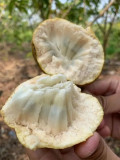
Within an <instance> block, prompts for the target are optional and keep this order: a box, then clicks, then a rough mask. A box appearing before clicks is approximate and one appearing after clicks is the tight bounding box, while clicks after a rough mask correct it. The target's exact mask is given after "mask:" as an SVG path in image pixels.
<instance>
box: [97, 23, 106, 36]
mask: <svg viewBox="0 0 120 160" xmlns="http://www.w3.org/2000/svg"><path fill="white" fill-rule="evenodd" d="M96 23H97V25H98V27H99V29H100V30H101V32H102V33H103V34H104V33H105V32H104V29H103V28H102V26H101V25H100V24H99V23H98V22H97V21H96Z"/></svg>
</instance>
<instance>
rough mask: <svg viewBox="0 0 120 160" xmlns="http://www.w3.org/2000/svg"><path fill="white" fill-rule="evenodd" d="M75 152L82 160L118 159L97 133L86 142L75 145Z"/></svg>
mask: <svg viewBox="0 0 120 160" xmlns="http://www.w3.org/2000/svg"><path fill="white" fill-rule="evenodd" d="M75 152H76V154H77V155H78V156H79V157H80V158H81V159H82V160H96V159H99V160H113V159H114V160H118V159H119V158H118V157H117V156H116V155H115V154H114V153H113V152H112V150H111V149H110V148H109V147H108V146H107V144H106V143H105V141H104V140H103V139H102V138H101V137H100V135H99V134H97V133H95V134H94V135H93V136H92V137H90V138H89V139H88V140H87V141H86V142H84V143H82V144H79V145H77V146H76V148H75Z"/></svg>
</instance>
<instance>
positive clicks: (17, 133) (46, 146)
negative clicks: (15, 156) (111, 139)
mask: <svg viewBox="0 0 120 160" xmlns="http://www.w3.org/2000/svg"><path fill="white" fill-rule="evenodd" d="M97 102H98V104H100V103H99V101H98V100H97ZM100 106H101V104H100ZM101 111H102V114H101V116H100V119H99V123H98V125H97V126H96V128H95V129H94V130H93V131H92V132H91V133H89V134H88V135H87V138H86V139H83V140H81V141H79V140H77V141H74V143H69V144H68V145H64V146H60V145H58V146H55V145H49V144H46V143H44V144H42V145H38V146H36V147H34V148H32V147H31V146H28V145H27V144H26V143H25V141H24V136H23V135H22V132H21V130H20V127H18V126H17V125H16V127H15V126H13V125H11V124H9V123H8V122H7V121H6V120H5V115H4V112H3V111H2V110H1V111H0V112H1V115H2V117H3V119H4V122H5V123H6V124H7V125H8V126H9V127H11V128H13V129H15V131H16V135H17V138H18V140H19V141H20V143H21V144H22V145H23V146H25V147H26V148H29V149H31V150H36V149H38V148H53V149H65V148H68V147H72V146H74V145H76V144H79V143H82V142H85V141H86V140H87V139H88V138H89V137H91V136H92V135H93V133H94V131H95V130H96V129H97V127H98V126H99V125H100V123H101V121H102V120H103V116H104V112H103V109H102V106H101Z"/></svg>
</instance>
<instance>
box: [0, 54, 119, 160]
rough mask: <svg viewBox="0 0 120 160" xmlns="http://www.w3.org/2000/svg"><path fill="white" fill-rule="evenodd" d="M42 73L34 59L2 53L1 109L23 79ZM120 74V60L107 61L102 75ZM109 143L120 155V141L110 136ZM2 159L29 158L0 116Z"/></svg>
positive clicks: (0, 69) (0, 77) (0, 75)
mask: <svg viewBox="0 0 120 160" xmlns="http://www.w3.org/2000/svg"><path fill="white" fill-rule="evenodd" d="M38 74H40V71H39V70H38V68H37V66H36V64H35V62H34V60H33V59H32V58H31V59H23V58H15V57H14V56H7V58H3V57H2V56H1V55H0V109H1V107H2V106H3V105H4V104H5V102H6V100H7V99H8V97H9V96H10V95H11V93H12V92H13V91H14V89H15V88H16V87H17V86H18V85H19V84H20V83H21V82H23V81H26V80H28V79H30V78H32V77H35V76H37V75H38ZM116 74H117V75H120V60H118V58H114V59H113V60H111V61H107V62H106V64H105V67H104V69H103V72H102V74H101V77H103V76H106V75H116ZM106 141H107V143H108V144H109V145H110V146H111V148H112V149H113V150H114V151H115V152H116V154H117V155H119V156H120V141H118V140H115V139H111V138H108V139H107V140H106ZM0 160H28V157H27V155H26V154H25V151H24V148H23V147H22V145H21V144H20V143H19V142H18V140H17V138H16V135H15V133H14V131H13V130H11V129H10V128H9V127H8V126H7V125H6V124H4V122H3V119H2V117H1V116H0Z"/></svg>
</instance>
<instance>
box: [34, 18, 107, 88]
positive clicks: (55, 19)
mask: <svg viewBox="0 0 120 160" xmlns="http://www.w3.org/2000/svg"><path fill="white" fill-rule="evenodd" d="M60 19H61V18H53V19H47V20H45V21H43V22H41V23H40V24H39V26H41V25H43V24H44V23H46V22H47V21H57V20H60ZM70 23H71V22H70ZM39 26H38V27H39ZM38 27H37V28H36V29H35V31H34V33H33V37H34V34H35V32H37V30H38ZM86 30H87V31H88V33H89V35H90V36H92V37H93V38H95V39H98V38H97V37H96V35H95V34H94V32H93V31H92V29H91V27H87V28H86ZM99 43H100V42H99ZM103 53H104V52H103ZM32 54H33V57H34V60H35V62H36V63H37V65H38V66H39V67H40V69H41V70H42V71H43V73H46V74H48V75H54V74H50V73H48V72H46V71H45V70H44V68H43V67H42V66H41V64H40V63H39V62H38V61H37V54H36V49H35V46H34V43H33V38H32ZM103 55H104V54H103ZM104 57H105V56H104ZM104 62H105V58H103V65H102V66H101V70H100V72H99V73H98V74H97V75H96V77H94V79H93V80H92V81H91V82H88V83H82V84H78V83H75V82H74V83H75V84H76V85H78V86H84V85H86V84H90V83H92V82H94V81H95V80H96V79H98V78H99V75H100V74H101V72H102V69H103V67H104ZM68 80H70V79H68Z"/></svg>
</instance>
